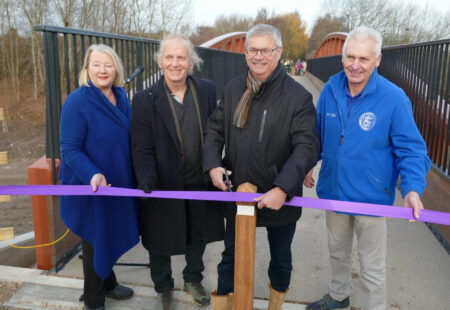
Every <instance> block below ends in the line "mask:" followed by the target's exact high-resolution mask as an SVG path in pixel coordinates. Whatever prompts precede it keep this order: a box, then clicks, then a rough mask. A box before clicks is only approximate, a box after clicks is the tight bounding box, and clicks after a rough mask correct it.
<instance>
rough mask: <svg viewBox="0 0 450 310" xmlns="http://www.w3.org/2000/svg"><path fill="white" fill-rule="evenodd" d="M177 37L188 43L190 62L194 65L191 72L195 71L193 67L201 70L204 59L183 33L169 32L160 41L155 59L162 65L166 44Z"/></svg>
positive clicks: (190, 69)
mask: <svg viewBox="0 0 450 310" xmlns="http://www.w3.org/2000/svg"><path fill="white" fill-rule="evenodd" d="M176 39H178V40H181V41H183V42H184V43H185V44H186V48H187V50H188V55H189V63H190V64H191V65H192V68H189V74H192V72H193V71H194V70H193V68H196V69H197V70H200V66H201V65H202V63H203V60H202V59H201V58H200V57H199V56H198V54H197V52H196V51H195V48H194V45H192V43H191V41H190V40H189V39H188V38H187V37H185V36H184V35H181V34H169V35H167V36H165V37H164V39H162V41H161V42H160V43H159V48H158V51H157V52H156V54H155V60H156V61H157V62H158V65H161V60H162V55H163V52H164V46H165V45H166V44H167V42H168V41H171V40H176Z"/></svg>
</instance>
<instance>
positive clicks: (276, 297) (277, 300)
mask: <svg viewBox="0 0 450 310" xmlns="http://www.w3.org/2000/svg"><path fill="white" fill-rule="evenodd" d="M269 288H270V298H269V307H268V308H267V309H268V310H281V306H282V305H283V303H284V298H285V297H286V294H287V292H288V291H289V289H287V290H286V291H285V292H283V293H282V292H278V291H277V290H275V289H274V288H273V287H272V286H271V285H270V283H269Z"/></svg>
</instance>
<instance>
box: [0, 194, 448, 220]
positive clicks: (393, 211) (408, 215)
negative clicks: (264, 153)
mask: <svg viewBox="0 0 450 310" xmlns="http://www.w3.org/2000/svg"><path fill="white" fill-rule="evenodd" d="M0 195H13V196H15V195H33V196H65V195H71V196H123V197H148V198H168V199H188V200H209V201H230V202H235V201H239V202H254V199H255V198H256V197H259V196H261V195H262V194H258V193H256V194H255V193H238V192H209V191H153V192H151V193H150V194H145V193H144V192H143V191H141V190H138V189H129V188H120V187H99V188H98V190H97V191H96V192H93V191H92V187H91V186H89V185H7V186H0ZM285 205H288V206H293V207H307V208H313V209H321V210H331V211H338V212H346V213H353V214H355V213H356V214H361V215H372V216H383V217H393V218H400V219H405V220H415V218H414V215H413V213H414V212H413V209H411V208H403V207H395V206H386V205H378V204H371V203H360V202H350V201H338V200H328V199H317V198H308V197H293V198H292V199H291V200H290V201H288V202H286V203H285ZM418 221H422V222H428V223H435V224H442V225H450V213H447V212H439V211H433V210H422V211H421V212H420V218H419V219H418Z"/></svg>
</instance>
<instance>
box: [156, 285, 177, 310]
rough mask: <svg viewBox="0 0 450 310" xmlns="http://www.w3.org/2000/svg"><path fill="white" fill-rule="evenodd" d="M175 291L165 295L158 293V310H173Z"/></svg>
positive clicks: (169, 291) (167, 292)
mask: <svg viewBox="0 0 450 310" xmlns="http://www.w3.org/2000/svg"><path fill="white" fill-rule="evenodd" d="M173 309H175V308H174V303H173V289H172V290H168V291H166V292H164V293H158V303H157V304H156V310H173Z"/></svg>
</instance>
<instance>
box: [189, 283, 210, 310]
mask: <svg viewBox="0 0 450 310" xmlns="http://www.w3.org/2000/svg"><path fill="white" fill-rule="evenodd" d="M183 290H184V291H186V292H188V293H189V294H191V295H192V296H193V297H194V301H195V303H196V304H197V305H199V306H205V305H208V304H209V301H210V297H209V292H208V293H207V292H206V291H205V288H204V287H203V285H202V284H201V283H200V282H184V287H183Z"/></svg>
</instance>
